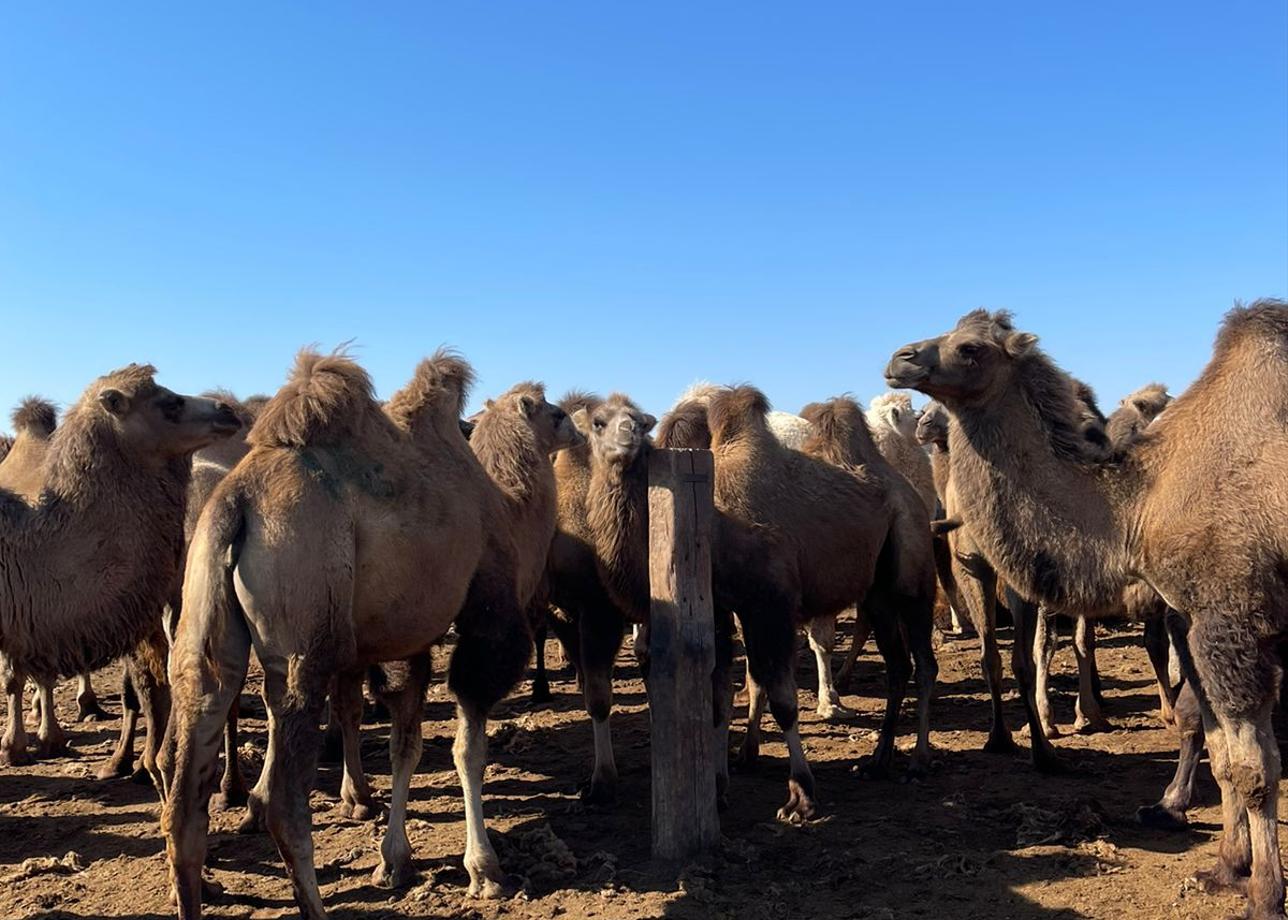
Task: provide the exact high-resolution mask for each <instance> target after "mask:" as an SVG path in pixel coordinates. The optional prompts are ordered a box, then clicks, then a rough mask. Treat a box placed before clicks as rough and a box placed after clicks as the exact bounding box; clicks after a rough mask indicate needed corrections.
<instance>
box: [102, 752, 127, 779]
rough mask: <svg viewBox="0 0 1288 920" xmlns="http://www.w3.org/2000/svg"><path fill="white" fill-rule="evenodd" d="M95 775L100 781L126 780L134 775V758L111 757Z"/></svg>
mask: <svg viewBox="0 0 1288 920" xmlns="http://www.w3.org/2000/svg"><path fill="white" fill-rule="evenodd" d="M94 775H95V776H97V777H98V778H99V779H126V778H127V777H130V776H133V775H134V758H133V757H131V758H128V759H127V758H125V757H109V758H108V759H107V762H106V763H104V764H103V766H101V767H99V768H98V772H96V773H95V774H94Z"/></svg>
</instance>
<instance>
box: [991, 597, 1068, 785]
mask: <svg viewBox="0 0 1288 920" xmlns="http://www.w3.org/2000/svg"><path fill="white" fill-rule="evenodd" d="M1006 606H1007V609H1008V610H1010V612H1011V620H1012V622H1013V623H1014V629H1015V641H1014V642H1013V643H1012V644H1011V669H1012V670H1013V671H1014V673H1015V679H1016V682H1017V683H1019V685H1020V695H1021V697H1022V699H1023V700H1024V712H1025V715H1026V716H1027V717H1028V724H1029V740H1030V743H1031V744H1032V752H1033V766H1035V767H1036V768H1037V769H1038V770H1039V771H1040V772H1043V773H1061V772H1064V771H1066V770H1067V769H1068V768H1067V767H1066V766H1065V765H1064V762H1063V761H1062V760H1061V759H1060V757H1059V755H1057V754H1056V752H1055V748H1054V747H1052V746H1051V742H1050V741H1049V740H1048V739H1047V736H1046V732H1045V731H1043V728H1042V719H1041V717H1040V716H1039V714H1038V701H1037V670H1038V669H1037V665H1036V664H1035V662H1034V657H1035V654H1034V653H1035V651H1036V645H1037V641H1036V640H1037V626H1038V620H1039V618H1040V616H1041V611H1039V610H1038V606H1037V605H1036V604H1033V603H1030V602H1029V601H1026V600H1024V599H1023V598H1021V597H1020V596H1019V595H1018V594H1016V593H1015V591H1014V589H1012V588H1010V587H1008V588H1007V589H1006Z"/></svg>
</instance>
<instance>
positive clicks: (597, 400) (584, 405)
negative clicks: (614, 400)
mask: <svg viewBox="0 0 1288 920" xmlns="http://www.w3.org/2000/svg"><path fill="white" fill-rule="evenodd" d="M603 404H604V398H603V397H602V396H600V395H599V394H598V393H591V392H588V391H586V390H569V391H568V392H567V393H565V394H564V395H563V398H561V399H560V400H559V403H558V405H559V408H560V409H563V410H564V411H565V412H567V413H568V414H569V415H574V414H576V412H577V410H578V409H585V410H586V411H587V412H592V411H594V410H595V409H596V408H598V407H599V406H601V405H603Z"/></svg>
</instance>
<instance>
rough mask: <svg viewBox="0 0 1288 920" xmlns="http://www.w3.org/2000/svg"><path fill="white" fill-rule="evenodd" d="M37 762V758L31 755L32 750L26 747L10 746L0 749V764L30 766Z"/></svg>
mask: <svg viewBox="0 0 1288 920" xmlns="http://www.w3.org/2000/svg"><path fill="white" fill-rule="evenodd" d="M35 762H36V758H35V757H33V756H32V755H31V751H29V750H27V748H25V747H20V748H9V749H7V750H3V751H0V766H5V767H29V766H31V765H32V764H33V763H35Z"/></svg>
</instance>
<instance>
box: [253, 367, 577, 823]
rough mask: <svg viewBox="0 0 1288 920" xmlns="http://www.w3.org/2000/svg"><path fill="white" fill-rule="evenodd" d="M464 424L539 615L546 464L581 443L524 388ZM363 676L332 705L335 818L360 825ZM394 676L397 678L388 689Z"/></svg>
mask: <svg viewBox="0 0 1288 920" xmlns="http://www.w3.org/2000/svg"><path fill="white" fill-rule="evenodd" d="M470 422H471V427H470V429H469V442H470V448H471V449H472V450H473V451H474V455H475V456H476V457H477V458H478V460H479V463H480V464H482V466H483V469H484V470H485V471H486V472H487V474H488V476H489V477H490V478H491V480H492V482H493V483H495V484H496V487H497V489H498V490H499V491H500V493H501V495H502V497H503V501H504V511H505V517H506V520H507V521H508V526H509V529H510V533H511V535H512V540H513V542H514V546H515V547H516V548H517V549H518V551H519V553H520V555H519V557H518V565H517V567H516V571H515V578H516V584H517V593H518V597H519V601H520V603H522V604H525V605H531V606H533V607H539V606H540V605H541V604H542V603H544V597H542V595H543V594H544V592H543V591H541V590H540V589H541V588H542V587H543V585H544V582H545V575H546V559H547V556H548V555H549V549H550V542H551V539H552V538H553V537H554V533H555V505H556V493H555V474H554V468H553V465H552V463H551V460H550V458H551V457H552V456H554V455H556V454H558V453H559V452H561V451H564V450H565V449H567V448H572V447H576V446H578V445H580V444H583V443H585V438H584V437H583V436H582V434H581V432H579V431H578V430H577V429H576V427H575V426H574V425H573V423H572V421H571V420H570V419H569V417H568V413H567V412H565V411H564V410H563V408H562V407H560V406H556V405H552V404H550V403H548V402H546V393H545V388H544V387H543V386H542V385H541V384H538V383H531V382H526V383H520V384H517V385H515V386H513V387H511V388H510V389H509V390H508V391H507V392H505V393H503V394H502V395H501V396H499V397H497V398H496V399H494V400H492V399H490V400H488V401H487V403H486V405H485V407H484V410H483V411H482V412H480V413H478V414H477V415H476V416H475V417H474V418H472V419H471V420H470ZM462 431H464V429H462ZM365 670H366V669H358V670H355V671H351V672H348V673H345V674H341V675H340V677H339V681H338V682H337V687H336V696H335V698H334V699H333V701H332V712H333V714H334V716H335V719H336V721H337V723H338V724H339V726H340V731H341V738H342V746H343V759H344V776H343V779H342V781H341V784H340V799H341V806H340V808H341V812H342V813H344V814H347V815H348V816H349V817H353V818H356V819H359V820H364V819H367V818H371V817H375V815H376V814H377V811H378V809H377V806H376V802H375V798H374V796H373V795H372V793H371V787H370V785H369V784H368V783H367V779H366V775H365V774H364V773H363V770H362V752H361V749H360V747H359V743H358V742H359V734H360V723H361V721H362V680H363V677H364V676H365ZM404 670H405V669H403V668H386V669H384V674H383V675H382V676H383V677H384V678H385V679H384V680H382V681H378V682H376V683H375V684H373V688H375V689H376V693H377V696H378V697H380V698H381V699H387V698H388V697H390V695H391V691H390V689H389V688H388V687H386V686H385V685H386V684H392V686H395V687H398V688H399V691H396V692H401V689H402V687H404V686H405V684H406V681H407V678H406V676H405V673H404ZM394 671H396V672H397V674H396V676H395V677H393V679H392V681H391V680H389V678H390V675H391V673H392V672H394ZM410 673H413V674H417V673H424V674H426V675H427V674H428V673H429V662H428V660H426V661H424V662H419V663H417V664H414V665H413V666H412V668H411V669H410ZM396 692H395V696H396ZM422 694H423V691H422ZM261 792H262V791H261Z"/></svg>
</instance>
